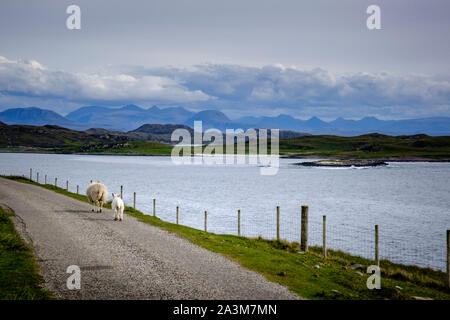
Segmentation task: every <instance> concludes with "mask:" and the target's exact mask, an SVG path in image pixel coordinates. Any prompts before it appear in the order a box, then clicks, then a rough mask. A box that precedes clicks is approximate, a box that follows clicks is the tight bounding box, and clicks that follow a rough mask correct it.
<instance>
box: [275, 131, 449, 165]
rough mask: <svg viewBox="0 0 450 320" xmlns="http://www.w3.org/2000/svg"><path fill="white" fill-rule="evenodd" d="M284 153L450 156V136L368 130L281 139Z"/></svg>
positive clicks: (437, 157)
mask: <svg viewBox="0 0 450 320" xmlns="http://www.w3.org/2000/svg"><path fill="white" fill-rule="evenodd" d="M280 154H283V155H297V156H323V157H336V158H345V159H348V158H353V159H379V158H388V157H421V158H429V159H450V137H448V136H443V137H431V136H427V135H424V134H420V135H412V136H387V135H382V134H366V135H362V136H357V137H339V136H330V135H318V136H304V137H298V138H290V139H280Z"/></svg>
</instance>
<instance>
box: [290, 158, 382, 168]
mask: <svg viewBox="0 0 450 320" xmlns="http://www.w3.org/2000/svg"><path fill="white" fill-rule="evenodd" d="M295 164H296V165H298V166H304V167H338V168H343V167H377V166H386V165H387V163H386V162H384V161H382V160H368V159H347V160H319V161H308V162H298V163H295Z"/></svg>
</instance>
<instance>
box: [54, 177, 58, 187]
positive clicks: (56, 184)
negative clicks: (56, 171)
mask: <svg viewBox="0 0 450 320" xmlns="http://www.w3.org/2000/svg"><path fill="white" fill-rule="evenodd" d="M57 186H58V178H55V187H57Z"/></svg>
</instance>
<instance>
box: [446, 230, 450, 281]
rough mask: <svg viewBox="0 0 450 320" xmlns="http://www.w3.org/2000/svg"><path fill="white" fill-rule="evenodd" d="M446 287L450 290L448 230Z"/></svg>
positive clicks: (449, 234) (449, 237) (448, 239)
mask: <svg viewBox="0 0 450 320" xmlns="http://www.w3.org/2000/svg"><path fill="white" fill-rule="evenodd" d="M447 286H448V287H449V288H450V230H447Z"/></svg>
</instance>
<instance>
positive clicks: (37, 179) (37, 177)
mask: <svg viewBox="0 0 450 320" xmlns="http://www.w3.org/2000/svg"><path fill="white" fill-rule="evenodd" d="M36 182H37V183H39V172H38V173H36Z"/></svg>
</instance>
